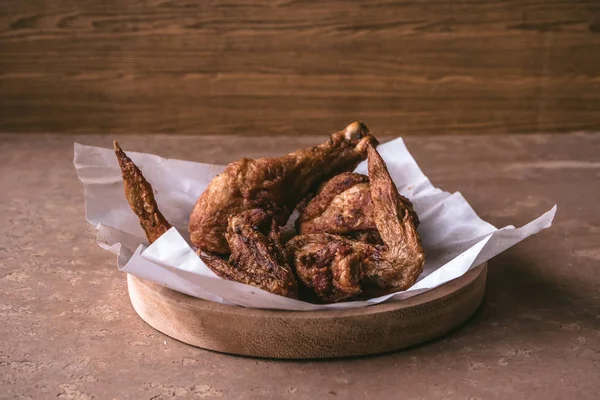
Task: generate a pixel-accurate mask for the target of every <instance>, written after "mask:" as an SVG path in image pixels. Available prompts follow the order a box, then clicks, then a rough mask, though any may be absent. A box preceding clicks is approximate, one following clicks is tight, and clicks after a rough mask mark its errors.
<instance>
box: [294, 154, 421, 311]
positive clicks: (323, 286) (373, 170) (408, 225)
mask: <svg viewBox="0 0 600 400" xmlns="http://www.w3.org/2000/svg"><path fill="white" fill-rule="evenodd" d="M368 156H369V161H368V171H369V181H370V182H369V185H368V188H369V191H370V195H371V199H370V201H371V203H372V207H371V211H370V216H369V217H368V218H371V221H372V223H373V224H374V226H375V228H376V230H377V232H378V234H379V237H380V238H381V241H382V242H383V245H376V244H370V243H365V242H364V241H359V240H353V239H350V238H346V237H342V236H339V235H331V234H327V233H313V234H302V235H299V236H296V237H294V238H293V239H291V240H290V241H289V242H288V243H287V244H286V250H287V252H288V259H289V260H290V264H291V265H292V266H293V268H295V271H296V274H297V276H298V279H299V280H300V281H301V282H302V283H303V284H304V286H306V287H307V288H309V289H312V290H313V291H314V293H315V294H316V296H317V297H319V298H320V299H321V300H323V301H326V302H332V301H340V300H346V299H349V298H351V297H354V296H356V295H357V294H359V293H361V291H362V290H363V289H365V288H368V289H369V290H370V291H371V293H373V288H375V289H376V290H378V291H379V294H382V293H386V292H391V291H397V290H405V289H408V288H409V287H410V286H412V285H413V284H414V283H415V281H416V280H417V278H418V276H419V274H420V273H421V272H422V271H423V265H424V263H425V253H424V251H423V248H422V246H421V242H420V238H419V235H418V233H417V230H416V226H415V221H414V220H413V217H412V216H411V209H410V208H409V206H408V205H407V204H406V203H405V202H404V201H403V199H402V197H401V196H400V194H399V193H398V190H397V188H396V185H395V184H394V182H393V181H392V178H391V177H390V175H389V172H388V170H387V167H386V166H385V163H384V161H383V159H382V158H381V156H380V155H379V153H378V152H377V150H375V148H374V147H373V146H370V145H369V146H368ZM334 179H335V178H334ZM340 179H341V182H342V184H341V185H340V187H344V185H345V183H344V182H345V179H346V178H340ZM348 182H350V183H353V186H356V185H364V184H365V182H364V181H363V178H359V177H356V176H348ZM338 183H339V182H338ZM324 189H325V187H324ZM334 192H335V190H333V191H332V193H334ZM321 193H323V190H322V191H321ZM342 193H343V192H342ZM363 194H364V193H363ZM334 197H335V196H334ZM364 201H365V200H364V199H363V203H359V204H364ZM340 202H342V200H340ZM309 206H310V204H309V205H308V206H307V209H308V207H309ZM314 207H315V208H318V207H317V205H315V206H314ZM323 208H324V209H326V208H327V206H325V207H323ZM351 208H356V207H351ZM345 211H346V210H344V211H343V212H345ZM366 218H367V213H366V212H365V213H364V214H363V216H362V217H360V218H356V219H353V220H351V221H350V222H352V223H348V224H347V226H350V227H359V228H362V227H364V226H366V225H365V224H364V221H365V220H366ZM338 276H343V277H344V283H346V284H340V283H339V278H337V277H338ZM363 276H364V278H363ZM348 283H351V284H348Z"/></svg>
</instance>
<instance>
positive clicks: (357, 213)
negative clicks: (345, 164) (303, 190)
mask: <svg viewBox="0 0 600 400" xmlns="http://www.w3.org/2000/svg"><path fill="white" fill-rule="evenodd" d="M399 199H400V200H399V201H400V202H401V203H402V204H401V205H400V206H402V205H404V206H405V207H406V208H407V209H408V211H409V213H410V215H411V217H412V218H413V221H414V222H415V226H418V224H419V219H418V217H417V214H416V213H415V212H414V210H413V207H412V203H411V202H410V201H409V200H408V199H407V198H405V197H403V196H401V195H400V196H399ZM296 231H297V232H298V233H299V234H301V235H306V234H310V233H331V234H334V235H340V236H348V237H350V238H352V239H356V240H361V241H364V242H367V243H372V244H383V242H382V240H381V237H380V235H379V232H378V231H377V227H376V226H375V215H374V205H373V202H372V201H371V188H370V186H369V178H368V177H367V176H365V175H361V174H357V173H354V172H344V173H342V174H339V175H337V176H335V177H333V178H331V179H330V180H329V181H327V182H326V183H324V184H323V185H322V186H321V188H320V189H319V191H318V192H317V194H316V196H315V197H313V198H312V199H311V200H310V201H309V202H308V203H307V204H306V205H305V206H304V207H303V208H302V209H300V215H299V217H298V219H297V220H296Z"/></svg>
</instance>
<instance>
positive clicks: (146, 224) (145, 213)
mask: <svg viewBox="0 0 600 400" xmlns="http://www.w3.org/2000/svg"><path fill="white" fill-rule="evenodd" d="M113 146H114V148H115V155H116V156H117V160H118V161H119V166H120V167H121V175H122V176H123V186H124V187H125V197H126V198H127V201H128V202H129V205H130V206H131V209H132V210H133V212H134V213H135V215H137V216H138V218H139V220H140V225H141V227H142V229H143V230H144V232H145V233H146V237H147V238H148V241H149V242H150V243H153V242H154V241H155V240H156V239H158V238H159V237H160V236H161V235H162V234H163V233H165V232H166V231H168V230H169V229H170V228H171V224H169V223H168V222H167V220H166V219H165V217H164V216H163V215H162V213H161V212H160V211H159V209H158V205H157V204H156V200H155V199H154V192H153V191H152V186H151V185H150V183H148V181H147V180H146V178H144V175H142V171H140V169H139V168H138V167H137V165H135V164H134V163H133V161H131V159H130V158H129V157H127V155H126V154H125V152H124V151H123V150H122V149H121V147H120V146H119V142H117V141H115V142H113Z"/></svg>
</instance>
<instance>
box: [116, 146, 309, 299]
mask: <svg viewBox="0 0 600 400" xmlns="http://www.w3.org/2000/svg"><path fill="white" fill-rule="evenodd" d="M113 145H114V148H115V154H116V156H117V160H118V161H119V166H120V167H121V173H122V175H123V184H124V186H125V197H126V198H127V201H128V202H129V205H130V206H131V209H132V210H133V212H134V213H135V214H136V215H137V216H138V218H139V220H140V225H141V226H142V229H143V230H144V232H145V233H146V237H147V238H148V241H149V242H150V243H153V242H154V241H156V239H158V238H159V237H160V236H161V235H162V234H163V233H165V232H166V231H168V230H169V229H170V228H171V224H169V222H167V220H166V219H165V217H164V216H163V215H162V213H161V212H160V210H159V209H158V205H157V204H156V200H155V199H154V194H153V191H152V186H151V185H150V183H149V182H148V181H147V180H146V179H145V178H144V175H142V172H141V171H140V169H139V168H138V167H137V166H136V165H135V164H134V162H133V161H132V160H131V159H130V158H129V157H127V155H126V154H125V152H124V151H123V150H122V149H121V147H120V146H119V143H118V142H116V141H115V142H114V143H113ZM226 238H227V241H228V243H229V246H230V247H231V256H230V258H229V262H227V261H225V260H223V259H221V258H219V257H217V256H214V255H211V254H200V257H201V258H202V259H203V261H204V262H205V264H206V265H207V266H208V267H209V268H210V269H212V270H213V271H214V272H215V273H216V274H217V275H218V276H220V277H221V278H223V279H227V280H231V281H237V282H241V283H245V284H248V285H253V286H256V287H259V288H261V289H263V290H266V291H268V292H271V293H275V294H279V295H281V296H286V297H291V298H297V297H298V284H297V282H296V278H295V277H294V273H293V272H292V270H291V268H290V267H289V265H288V264H287V261H286V257H285V255H284V249H283V244H282V243H281V238H280V232H279V227H278V226H277V224H276V223H275V221H274V220H273V218H272V217H271V216H269V215H268V214H267V213H265V212H264V211H263V210H260V209H254V210H248V211H245V212H242V213H240V214H237V215H235V216H232V217H231V218H229V223H228V227H227V234H226Z"/></svg>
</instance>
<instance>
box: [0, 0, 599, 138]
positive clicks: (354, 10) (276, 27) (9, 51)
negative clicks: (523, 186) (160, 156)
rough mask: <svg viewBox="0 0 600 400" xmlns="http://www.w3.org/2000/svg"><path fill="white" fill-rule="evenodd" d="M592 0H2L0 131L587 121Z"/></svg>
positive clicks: (403, 128)
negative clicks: (364, 123) (352, 122)
mask: <svg viewBox="0 0 600 400" xmlns="http://www.w3.org/2000/svg"><path fill="white" fill-rule="evenodd" d="M599 109H600V1H598V0H591V1H584V0H562V1H558V0H527V1H520V0H488V1H460V2H459V1H453V0H444V1H433V0H411V1H395V2H394V1H330V0H328V1H243V0H235V1H197V2H196V1H191V0H186V1H178V0H166V1H165V0H162V1H161V0H148V1H139V0H113V1H101V0H88V1H75V0H72V1H67V0H63V1H60V0H45V1H43V0H30V1H22V0H16V1H14V0H10V1H7V0H4V1H2V4H1V5H0V131H13V132H47V131H54V132H106V131H111V132H138V133H144V132H178V133H195V134H223V133H237V134H245V135H258V134H267V135H276V134H305V133H306V134H308V133H311V134H314V133H326V132H330V131H332V130H337V129H340V128H342V127H343V126H345V124H347V123H348V122H351V121H353V120H357V119H362V120H364V121H365V122H366V123H367V124H368V125H369V126H370V127H371V128H372V129H373V130H374V131H376V132H377V133H380V134H385V135H390V134H393V135H405V134H457V133H460V134H488V133H494V134H502V133H509V132H523V133H528V132H563V131H575V130H600V112H599Z"/></svg>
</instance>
